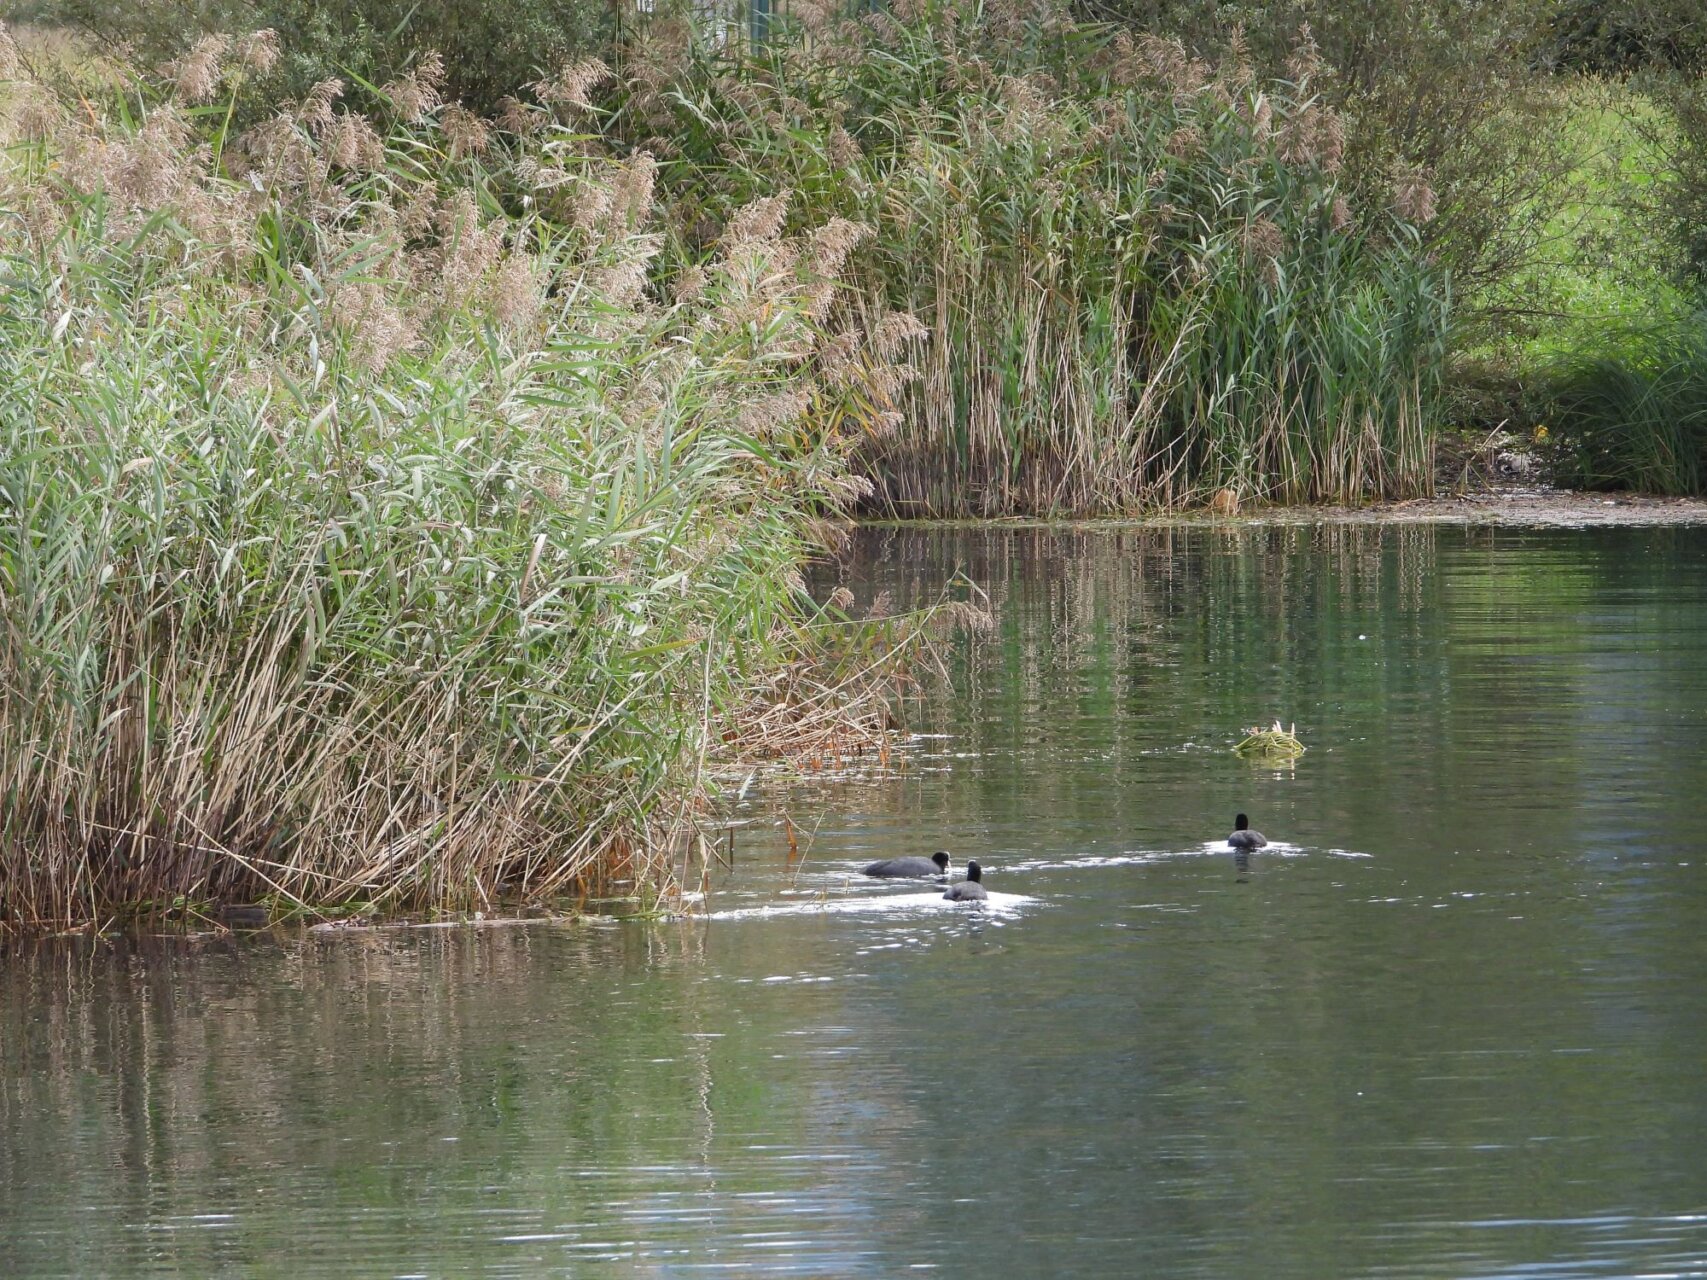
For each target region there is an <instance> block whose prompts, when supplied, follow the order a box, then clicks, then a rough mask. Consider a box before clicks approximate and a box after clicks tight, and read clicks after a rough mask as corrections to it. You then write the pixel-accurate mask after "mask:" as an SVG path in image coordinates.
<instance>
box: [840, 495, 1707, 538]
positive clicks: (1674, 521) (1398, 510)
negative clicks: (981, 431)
mask: <svg viewBox="0 0 1707 1280" xmlns="http://www.w3.org/2000/svg"><path fill="white" fill-rule="evenodd" d="M858 523H859V524H860V525H861V526H864V527H874V528H884V527H911V528H920V527H925V528H932V527H937V528H940V527H965V528H984V529H999V528H1016V529H1063V528H1080V529H1108V528H1119V527H1122V526H1132V525H1142V526H1147V527H1151V528H1154V527H1158V526H1168V525H1204V526H1210V527H1216V528H1237V527H1240V526H1245V525H1257V526H1263V525H1310V524H1457V525H1500V526H1511V527H1514V528H1522V527H1528V528H1553V529H1585V528H1590V527H1596V526H1608V527H1617V526H1624V527H1660V526H1676V525H1707V499H1702V498H1662V497H1650V496H1648V495H1645V494H1638V493H1584V492H1578V491H1575V490H1571V489H1551V488H1547V487H1545V486H1539V485H1530V486H1522V487H1519V486H1511V487H1499V488H1491V489H1476V490H1472V491H1470V492H1467V493H1462V494H1458V493H1453V494H1441V495H1438V496H1436V497H1433V498H1409V499H1406V500H1404V501H1401V502H1372V503H1369V504H1368V505H1367V506H1358V507H1346V506H1273V507H1268V506H1246V507H1243V508H1242V509H1241V510H1240V511H1238V512H1237V513H1236V514H1232V515H1229V514H1225V513H1220V512H1214V511H1209V510H1205V509H1202V508H1199V509H1195V510H1189V511H1160V512H1156V513H1154V514H1152V515H1147V516H1136V517H1124V518H1123V517H1106V516H1105V517H1100V518H1096V519H1061V520H1049V519H1044V518H1041V517H1008V518H1002V517H996V518H980V519H971V520H905V519H900V520H884V519H876V520H861V521H859V522H858Z"/></svg>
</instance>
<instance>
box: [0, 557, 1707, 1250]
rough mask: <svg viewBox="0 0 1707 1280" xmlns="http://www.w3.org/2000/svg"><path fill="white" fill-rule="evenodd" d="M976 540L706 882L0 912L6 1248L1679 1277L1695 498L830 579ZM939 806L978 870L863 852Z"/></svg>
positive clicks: (1694, 967) (1690, 1195)
mask: <svg viewBox="0 0 1707 1280" xmlns="http://www.w3.org/2000/svg"><path fill="white" fill-rule="evenodd" d="M957 571H958V572H959V573H960V574H962V575H963V577H964V579H965V580H966V581H968V582H970V583H973V584H976V586H977V588H978V589H979V590H981V591H983V592H985V593H987V594H988V596H989V598H990V601H991V603H992V605H993V607H994V610H995V613H996V622H995V625H994V627H993V628H992V629H991V630H989V631H987V632H983V633H980V634H964V635H959V636H956V637H954V638H952V639H951V640H950V641H948V644H947V650H946V653H945V659H946V663H947V667H948V672H949V683H948V685H947V687H946V688H945V689H942V690H940V691H938V692H936V693H934V694H932V695H931V696H930V697H929V698H928V700H926V701H924V702H923V703H921V704H920V705H918V706H916V707H915V708H914V709H913V713H912V714H913V718H914V721H915V727H916V728H917V729H918V730H919V736H918V737H917V739H916V740H915V741H914V742H913V743H912V744H911V745H910V746H908V747H907V748H905V749H904V750H902V751H901V752H899V753H898V755H899V757H900V761H899V765H898V767H897V768H896V769H895V770H893V771H892V772H889V773H883V772H881V771H879V770H878V769H877V768H876V767H875V764H874V762H864V761H850V762H845V763H844V764H843V765H841V766H836V767H832V768H827V769H826V770H825V777H824V778H822V779H816V778H815V779H812V780H798V781H794V782H785V781H784V780H781V779H777V778H769V779H761V780H760V781H759V782H757V783H755V785H754V786H753V788H751V789H750V791H749V793H748V796H747V798H746V800H745V802H744V803H743V804H742V805H741V806H740V816H741V817H743V818H746V819H750V820H752V825H750V826H748V827H745V828H743V829H742V830H741V831H740V833H739V836H738V840H737V844H736V855H735V866H734V870H733V871H732V872H727V873H726V872H724V871H722V870H721V869H719V871H718V873H717V874H716V876H715V877H714V878H713V880H712V893H711V894H710V896H709V899H708V900H707V902H706V903H705V907H704V911H705V914H704V915H703V916H701V917H700V918H695V919H691V920H686V921H676V922H669V923H641V922H616V921H602V922H596V923H583V924H573V925H534V926H527V927H520V926H514V927H499V928H488V929H482V930H460V929H459V930H425V931H422V930H414V931H389V932H371V933H361V934H346V935H338V936H332V935H323V934H315V935H302V934H292V935H288V936H270V935H261V936H258V937H254V938H244V939H239V940H219V941H206V942H202V943H198V944H184V943H148V942H138V943H135V944H124V945H114V946H111V947H106V946H99V947H96V946H90V945H89V944H86V943H79V944H57V945H50V946H46V947H40V948H33V949H30V950H27V951H25V950H15V951H14V952H13V953H12V954H11V955H8V956H6V957H5V958H4V959H3V960H0V1275H4V1276H8V1277H13V1276H47V1275H76V1276H96V1275H121V1274H130V1275H133V1274H157V1275H193V1276H205V1275H220V1274H224V1275H244V1276H270V1275H280V1276H283V1275H306V1274H362V1275H432V1276H451V1275H458V1276H460V1275H473V1274H481V1275H517V1276H531V1275H575V1276H580V1275H622V1276H648V1277H650V1276H658V1277H673V1276H689V1275H695V1276H697V1275H717V1274H744V1275H802V1276H884V1277H888V1276H899V1275H905V1274H915V1273H917V1274H937V1275H944V1276H977V1277H990V1276H1004V1277H1005V1276H1012V1277H1042V1276H1117V1275H1118V1276H1137V1275H1145V1276H1168V1277H1175V1276H1185V1277H1245V1276H1249V1277H1301V1278H1303V1277H1308V1278H1310V1280H1320V1278H1322V1277H1350V1276H1399V1277H1426V1276H1455V1277H1457V1276H1464V1277H1469V1276H1476V1277H1481V1276H1522V1277H1579V1276H1581V1277H1591V1276H1592V1277H1602V1276H1636V1275H1643V1276H1707V826H1704V825H1703V824H1702V822H1701V819H1700V817H1699V815H1698V813H1697V812H1696V810H1697V807H1698V805H1699V804H1700V803H1701V801H1702V798H1703V797H1704V796H1707V530H1703V529H1660V530H1643V529H1623V530H1618V529H1611V530H1608V529H1600V530H1586V531H1569V530H1548V531H1539V530H1537V531H1523V530H1511V529H1498V530H1465V529H1457V528H1447V527H1433V526H1416V527H1387V528H1380V527H1369V526H1336V527H1318V528H1308V527H1306V528H1281V529H1262V528H1245V529H1239V530H1231V531H1227V530H1212V529H1192V530H1160V531H1158V530H1149V531H1126V532H1118V533H1109V532H1100V533H1089V532H1057V531H1047V532H1044V531H1035V530H1031V531H1026V530H1012V531H1002V532H995V533H989V532H972V531H966V532H961V531H941V530H938V531H929V532H924V531H917V530H902V531H884V530H878V531H872V532H868V533H867V534H866V535H864V536H863V537H862V539H861V541H860V543H859V554H858V556H857V557H856V559H855V561H854V562H853V563H852V564H851V565H850V566H849V567H848V568H847V569H845V570H844V571H842V572H841V573H839V574H838V573H830V574H829V575H828V576H827V578H826V580H825V582H823V583H822V584H821V585H823V586H824V587H825V588H826V589H827V588H828V586H830V585H833V582H832V580H845V581H846V583H847V585H849V586H850V587H851V588H852V589H853V590H854V591H855V593H856V595H857V596H859V597H860V598H861V599H862V600H870V599H871V598H872V597H873V596H874V595H875V594H876V593H878V592H880V591H888V592H889V593H890V594H891V598H892V599H893V600H895V601H896V602H897V603H901V602H904V601H907V600H911V599H917V598H920V597H921V596H922V595H931V594H934V593H935V592H936V591H937V590H938V589H939V588H940V587H941V584H942V583H943V582H944V581H945V580H947V579H948V578H949V577H950V576H951V575H952V574H954V573H955V572H957ZM963 589H964V588H963ZM1275 717H1279V718H1281V719H1282V720H1283V721H1286V722H1288V723H1293V722H1295V723H1296V725H1297V731H1298V734H1299V736H1300V737H1302V738H1303V739H1304V741H1305V742H1306V743H1307V744H1308V746H1309V751H1308V753H1307V754H1306V755H1305V756H1304V757H1303V758H1302V759H1301V760H1300V761H1299V762H1298V763H1297V764H1296V766H1295V767H1291V768H1273V767H1264V766H1263V765H1260V764H1256V763H1252V762H1249V761H1246V760H1243V759H1240V758H1238V757H1236V756H1235V755H1233V754H1232V752H1231V751H1230V747H1231V745H1232V744H1233V743H1234V742H1235V741H1236V740H1237V739H1238V737H1239V736H1240V733H1241V730H1242V729H1243V728H1244V727H1245V726H1248V725H1251V724H1254V723H1257V722H1259V721H1260V722H1264V723H1266V722H1268V721H1270V720H1272V719H1274V718H1275ZM1241 809H1242V810H1245V811H1247V812H1249V813H1250V815H1251V817H1252V820H1253V824H1254V825H1255V826H1257V827H1259V828H1261V829H1263V830H1264V831H1266V832H1267V834H1268V835H1269V837H1270V838H1271V840H1273V841H1274V843H1273V844H1272V845H1271V846H1270V848H1269V849H1268V850H1266V851H1264V852H1262V853H1260V854H1258V855H1257V856H1256V857H1254V858H1253V859H1252V860H1251V864H1250V866H1249V868H1248V870H1245V871H1243V872H1241V871H1240V870H1239V869H1238V868H1236V867H1235V865H1234V863H1233V861H1232V859H1231V856H1230V854H1229V853H1228V851H1227V849H1226V847H1225V844H1224V840H1225V835H1226V832H1227V831H1228V830H1229V829H1230V827H1231V825H1232V819H1233V815H1234V813H1235V812H1236V811H1238V810H1241ZM785 819H786V823H787V824H788V825H784V820H785ZM790 826H791V827H792V830H793V833H794V838H795V847H796V850H797V852H798V854H799V855H800V856H799V857H798V858H791V852H790V847H789V842H788V830H789V827H790ZM938 847H944V848H948V849H949V850H951V851H952V852H953V853H954V855H955V857H956V862H957V866H958V864H959V861H960V860H961V859H962V858H963V857H964V856H966V855H967V854H969V853H970V854H973V855H974V856H977V857H978V858H980V860H981V861H983V863H984V865H985V867H986V882H987V884H988V886H989V887H990V889H991V890H992V891H994V892H996V893H997V894H998V895H999V896H998V897H997V899H996V903H995V905H994V906H993V907H992V908H991V909H989V910H986V911H982V912H979V911H972V910H966V909H961V908H955V907H952V906H951V905H950V904H948V903H944V902H942V901H941V900H940V899H939V898H938V897H936V896H935V894H934V893H933V892H929V891H921V890H920V888H918V887H912V888H909V887H908V886H905V885H901V886H896V885H886V884H879V883H875V882H866V881H864V880H862V879H861V878H859V877H857V876H856V875H855V874H854V873H855V872H856V871H857V868H858V867H859V866H861V865H862V864H863V863H864V862H866V861H868V860H870V859H873V858H878V857H886V856H892V855H895V854H901V853H929V852H930V851H931V850H932V849H934V848H938Z"/></svg>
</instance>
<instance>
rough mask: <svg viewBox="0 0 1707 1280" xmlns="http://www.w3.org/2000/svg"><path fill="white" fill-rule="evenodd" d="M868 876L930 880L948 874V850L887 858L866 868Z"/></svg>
mask: <svg viewBox="0 0 1707 1280" xmlns="http://www.w3.org/2000/svg"><path fill="white" fill-rule="evenodd" d="M865 874H866V875H868V876H884V877H888V878H891V879H909V880H928V879H933V878H935V877H936V876H946V875H947V874H948V850H946V849H938V850H937V851H936V852H935V853H933V854H931V856H930V857H928V858H885V859H884V860H883V861H882V862H874V863H872V864H871V865H870V866H869V867H867V868H866V869H865Z"/></svg>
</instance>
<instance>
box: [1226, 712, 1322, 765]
mask: <svg viewBox="0 0 1707 1280" xmlns="http://www.w3.org/2000/svg"><path fill="white" fill-rule="evenodd" d="M1233 750H1234V751H1236V752H1238V753H1239V754H1240V755H1242V756H1257V757H1261V758H1263V759H1266V760H1296V759H1297V758H1298V757H1299V756H1301V755H1303V754H1304V751H1305V747H1304V744H1303V743H1302V742H1301V741H1299V739H1298V726H1297V725H1292V726H1291V727H1290V728H1285V729H1283V728H1281V726H1280V721H1278V720H1276V721H1275V722H1274V723H1273V724H1272V725H1270V726H1269V727H1268V728H1266V729H1264V728H1263V727H1262V726H1260V725H1253V726H1251V727H1250V728H1249V729H1246V730H1245V736H1244V737H1243V738H1242V739H1241V740H1240V741H1239V744H1238V745H1237V746H1235V747H1234V748H1233Z"/></svg>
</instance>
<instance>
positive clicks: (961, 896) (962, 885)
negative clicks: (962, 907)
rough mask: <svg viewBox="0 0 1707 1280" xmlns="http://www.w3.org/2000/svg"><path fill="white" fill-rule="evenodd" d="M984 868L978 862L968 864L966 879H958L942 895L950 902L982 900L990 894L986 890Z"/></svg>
mask: <svg viewBox="0 0 1707 1280" xmlns="http://www.w3.org/2000/svg"><path fill="white" fill-rule="evenodd" d="M983 878H984V868H982V867H980V866H979V865H978V864H977V863H976V862H968V863H967V864H966V879H964V880H956V881H955V882H954V883H953V884H951V885H949V886H948V892H946V893H944V894H943V895H942V896H943V897H945V898H947V899H948V900H949V901H950V902H982V901H984V899H986V898H988V897H989V896H990V895H989V894H988V893H986V892H985V891H984V884H983Z"/></svg>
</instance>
